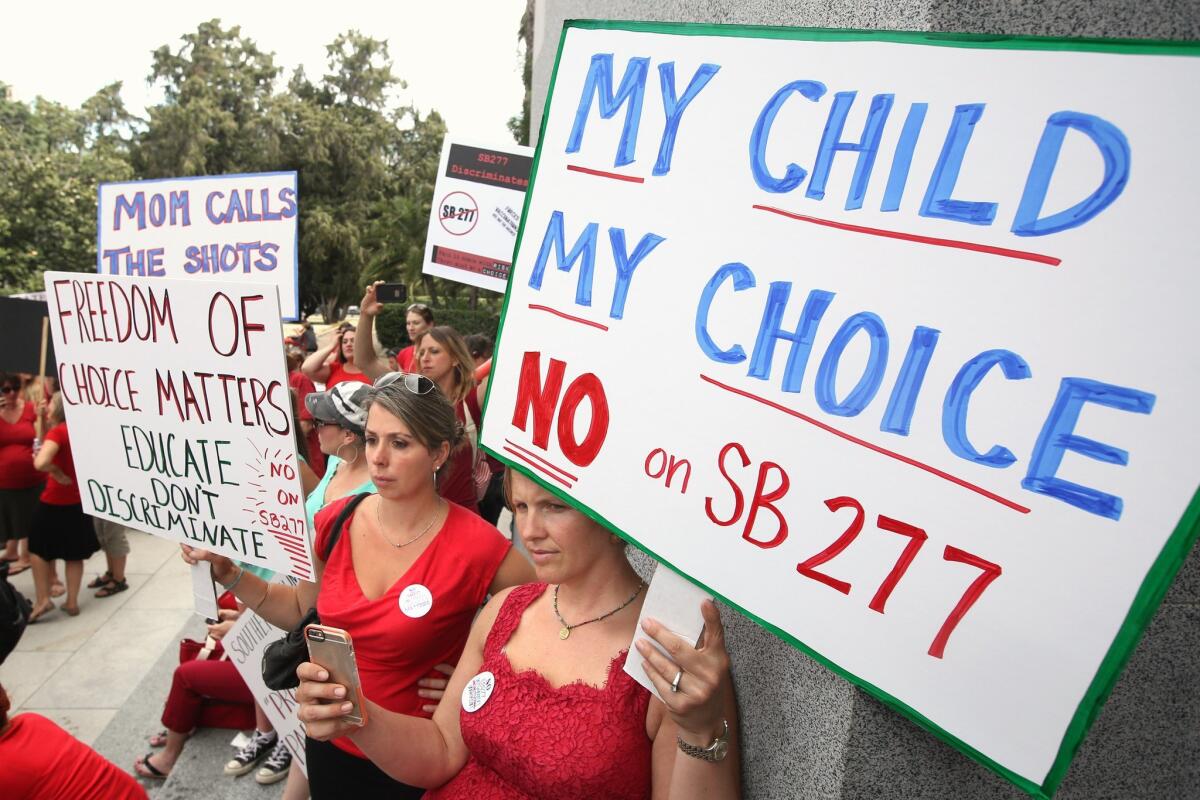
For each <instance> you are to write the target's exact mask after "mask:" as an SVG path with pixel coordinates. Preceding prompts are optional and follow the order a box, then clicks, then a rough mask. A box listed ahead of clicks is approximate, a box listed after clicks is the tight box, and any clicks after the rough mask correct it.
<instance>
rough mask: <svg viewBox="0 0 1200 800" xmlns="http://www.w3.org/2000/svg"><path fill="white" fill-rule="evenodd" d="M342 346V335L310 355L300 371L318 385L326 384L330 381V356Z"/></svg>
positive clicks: (336, 336)
mask: <svg viewBox="0 0 1200 800" xmlns="http://www.w3.org/2000/svg"><path fill="white" fill-rule="evenodd" d="M341 346H342V335H341V334H340V333H339V334H336V335H335V336H334V337H333V339H332V341H331V342H330V343H329V344H327V345H325V346H324V347H318V348H317V349H316V350H314V351H313V352H311V353H309V354H308V357H307V358H305V359H304V363H303V364H301V365H300V371H301V372H303V373H304V374H305V375H306V376H307V377H308V378H309V379H310V380H313V381H316V382H317V383H324V382H325V381H327V380H329V364H328V363H326V362H327V361H328V360H329V356H330V354H331V353H333V352H334V351H335V350H337V349H340V348H341Z"/></svg>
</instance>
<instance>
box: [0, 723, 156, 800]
mask: <svg viewBox="0 0 1200 800" xmlns="http://www.w3.org/2000/svg"><path fill="white" fill-rule="evenodd" d="M0 793H2V794H3V795H4V796H5V797H14V798H16V797H19V798H22V800H77V798H81V797H102V798H104V800H146V791H145V790H144V789H143V788H142V787H141V786H139V785H138V782H137V781H135V780H134V779H133V778H132V777H130V776H129V775H128V774H127V773H125V772H123V771H122V770H119V769H117V768H116V767H115V766H114V765H113V764H112V763H111V762H109V761H107V760H105V759H104V758H103V757H102V756H101V755H100V754H99V753H97V752H96V751H95V750H93V749H92V748H90V747H88V746H87V745H86V744H84V743H83V742H81V741H79V740H78V739H76V738H75V737H74V736H72V735H71V734H69V733H67V732H66V731H64V730H63V729H62V728H60V727H58V726H57V725H55V724H54V723H53V722H51V721H50V720H48V719H46V718H45V717H43V716H41V715H40V714H30V713H25V714H18V715H17V716H15V717H13V718H12V719H11V720H9V723H8V728H6V729H5V731H4V733H3V734H0Z"/></svg>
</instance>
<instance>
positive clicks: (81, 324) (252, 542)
mask: <svg viewBox="0 0 1200 800" xmlns="http://www.w3.org/2000/svg"><path fill="white" fill-rule="evenodd" d="M46 294H47V302H48V304H49V310H50V330H51V333H52V335H53V337H54V347H55V353H56V354H57V355H58V380H59V385H60V390H61V392H62V397H63V405H64V408H65V410H66V414H67V424H68V426H69V430H70V433H71V452H72V455H73V457H74V460H75V470H76V473H77V475H78V479H79V494H80V496H81V497H82V499H83V510H84V511H86V512H87V513H89V514H93V515H95V516H99V517H104V518H106V519H111V520H116V521H119V522H122V523H124V524H126V525H129V526H130V527H133V528H137V529H139V530H143V531H146V532H147V533H152V534H155V535H157V536H162V537H165V538H168V539H172V540H174V541H178V542H181V543H185V544H189V545H192V546H193V547H203V548H205V549H208V550H214V551H216V552H218V553H221V554H223V555H226V556H229V557H230V558H234V559H237V560H239V561H244V562H246V563H249V564H255V565H258V566H263V567H269V568H270V569H273V570H276V571H279V572H283V573H286V574H291V575H295V576H296V577H298V578H304V579H311V578H312V554H311V551H310V548H309V538H308V532H307V530H306V527H307V526H306V522H305V515H304V506H303V497H304V495H303V492H302V489H301V486H300V476H299V472H298V466H297V464H298V462H297V456H296V439H295V435H294V432H293V425H294V424H295V423H294V421H293V417H292V406H291V396H290V394H289V387H288V381H287V371H286V367H285V365H284V357H283V345H282V341H283V334H282V332H281V330H280V325H279V304H278V302H277V301H276V299H275V288H274V287H273V286H261V285H255V284H245V285H242V284H237V285H235V286H225V287H221V286H217V285H210V284H205V283H197V282H196V281H194V280H172V279H169V278H161V279H147V278H134V277H119V276H106V275H96V276H92V275H81V274H79V273H72V272H47V273H46Z"/></svg>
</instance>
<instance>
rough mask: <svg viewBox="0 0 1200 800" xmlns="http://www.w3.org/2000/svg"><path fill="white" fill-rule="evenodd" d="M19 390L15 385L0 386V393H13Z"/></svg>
mask: <svg viewBox="0 0 1200 800" xmlns="http://www.w3.org/2000/svg"><path fill="white" fill-rule="evenodd" d="M15 391H17V387H15V386H0V394H12V393H13V392H15Z"/></svg>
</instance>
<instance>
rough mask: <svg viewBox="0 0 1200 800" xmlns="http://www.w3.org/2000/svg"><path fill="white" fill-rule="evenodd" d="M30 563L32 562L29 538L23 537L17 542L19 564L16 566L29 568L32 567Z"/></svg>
mask: <svg viewBox="0 0 1200 800" xmlns="http://www.w3.org/2000/svg"><path fill="white" fill-rule="evenodd" d="M30 563H31V562H30V560H29V537H28V536H22V537H21V538H20V539H18V540H17V562H16V564H15V565H14V566H18V567H28V566H29V565H30Z"/></svg>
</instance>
